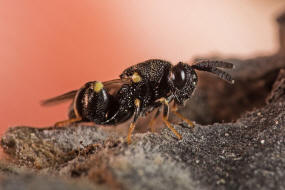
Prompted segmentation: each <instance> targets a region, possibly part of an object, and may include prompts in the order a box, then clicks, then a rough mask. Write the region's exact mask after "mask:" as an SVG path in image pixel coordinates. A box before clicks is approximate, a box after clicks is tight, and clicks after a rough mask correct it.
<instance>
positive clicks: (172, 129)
mask: <svg viewBox="0 0 285 190" xmlns="http://www.w3.org/2000/svg"><path fill="white" fill-rule="evenodd" d="M162 121H163V122H164V123H165V125H166V126H167V127H168V128H169V129H170V130H171V131H172V132H173V133H174V134H175V135H176V136H177V138H178V139H179V140H181V139H182V136H181V135H180V134H179V133H178V132H177V131H176V130H175V129H174V127H173V126H172V125H171V123H170V122H169V121H168V120H167V119H166V118H165V117H162Z"/></svg>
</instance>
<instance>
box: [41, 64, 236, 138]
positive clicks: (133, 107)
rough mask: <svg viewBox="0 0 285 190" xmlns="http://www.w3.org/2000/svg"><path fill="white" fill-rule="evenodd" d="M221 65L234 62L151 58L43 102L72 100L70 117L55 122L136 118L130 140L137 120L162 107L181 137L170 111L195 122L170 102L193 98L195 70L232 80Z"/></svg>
mask: <svg viewBox="0 0 285 190" xmlns="http://www.w3.org/2000/svg"><path fill="white" fill-rule="evenodd" d="M218 67H220V68H227V69H231V68H233V64H231V63H228V62H224V61H212V60H200V61H197V62H195V63H194V65H188V64H186V63H182V62H179V63H178V64H177V65H172V64H171V63H170V62H168V61H164V60H160V59H151V60H147V61H145V62H142V63H139V64H136V65H134V66H131V67H129V68H127V69H125V70H124V71H123V73H122V74H121V75H120V78H119V79H115V80H110V81H106V82H100V81H91V82H87V83H86V84H85V85H84V86H83V87H81V88H80V89H78V90H74V91H71V92H67V93H65V94H63V95H60V96H57V97H55V98H51V99H48V100H46V101H44V102H43V105H49V104H53V103H57V102H60V101H63V100H67V99H73V103H72V109H71V110H72V111H71V114H69V120H66V121H61V122H58V123H56V125H65V124H70V123H73V122H79V121H89V122H90V121H91V122H94V123H96V124H100V125H116V124H119V123H122V122H125V121H127V120H128V119H130V118H131V117H133V120H132V123H131V125H130V128H129V132H128V136H127V141H128V142H129V143H130V142H131V134H132V132H133V130H134V128H135V124H136V121H137V119H138V118H139V117H140V116H144V115H146V114H147V113H150V112H152V111H154V110H157V111H156V114H155V116H154V119H155V118H156V117H157V116H158V115H159V113H160V109H161V108H162V115H163V117H162V119H163V122H164V123H165V124H166V126H167V127H168V128H169V129H170V130H172V132H173V133H174V134H175V135H176V136H177V138H178V139H181V135H180V134H179V133H178V132H177V131H176V130H175V129H174V127H173V126H172V125H171V123H170V122H169V121H168V114H169V110H171V111H172V112H173V113H175V114H176V115H177V116H179V117H180V118H181V119H183V120H184V121H186V122H187V123H188V124H189V125H191V126H193V124H192V122H191V121H189V120H187V119H186V118H184V117H183V116H182V115H180V114H179V113H178V112H177V111H176V109H169V103H170V102H172V101H174V104H173V105H183V104H184V102H185V101H186V100H188V99H189V98H190V97H191V95H192V93H193V91H194V89H195V87H196V85H197V82H198V76H197V74H196V72H195V70H200V71H207V72H210V73H213V74H216V75H217V76H218V77H220V78H222V79H223V80H225V81H227V82H230V83H233V82H234V81H233V80H232V77H231V76H230V75H229V74H228V73H226V72H225V71H222V70H220V69H218ZM175 107H176V106H175Z"/></svg>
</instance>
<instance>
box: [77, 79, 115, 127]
mask: <svg viewBox="0 0 285 190" xmlns="http://www.w3.org/2000/svg"><path fill="white" fill-rule="evenodd" d="M117 105H118V103H117V101H116V99H115V98H114V97H113V96H112V95H110V94H109V93H108V92H107V90H106V89H105V88H104V85H103V84H102V83H101V82H99V81H93V82H89V83H86V84H85V86H84V87H83V88H81V89H80V90H79V91H78V93H77V95H76V98H75V102H74V106H75V108H74V111H75V114H78V116H80V117H82V119H83V120H85V121H93V122H95V123H97V124H101V123H104V122H105V121H107V120H108V119H110V118H111V117H112V116H113V115H114V114H115V112H116V111H117V107H118V106H117ZM76 112H77V113H76Z"/></svg>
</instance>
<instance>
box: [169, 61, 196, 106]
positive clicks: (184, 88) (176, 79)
mask: <svg viewBox="0 0 285 190" xmlns="http://www.w3.org/2000/svg"><path fill="white" fill-rule="evenodd" d="M197 82H198V76H197V74H196V72H195V71H194V69H193V68H192V67H191V66H190V65H188V64H185V63H182V62H179V63H178V64H177V65H175V66H173V67H172V68H171V70H170V72H169V76H168V83H169V85H170V88H171V92H172V94H173V95H174V101H175V103H177V104H180V105H182V104H184V102H185V101H186V100H187V99H189V98H190V97H191V95H192V93H193V91H194V89H195V87H196V85H197Z"/></svg>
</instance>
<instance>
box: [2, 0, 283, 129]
mask: <svg viewBox="0 0 285 190" xmlns="http://www.w3.org/2000/svg"><path fill="white" fill-rule="evenodd" d="M217 2H218V3H217ZM284 7H285V2H284V1H283V0H272V1H268V0H263V1H261V0H252V1H248V0H233V1H227V0H220V1H211V0H208V1H194V0H184V1H182V0H181V1H175V2H174V1H165V0H159V1H151V0H145V1H127V0H121V1H96V0H85V1H77V0H61V1H55V0H51V1H34V0H26V1H21V0H11V1H10V0H0V64H1V69H0V84H1V96H0V97H1V98H0V105H1V109H0V115H1V120H0V134H2V133H3V132H4V131H5V130H6V129H7V128H8V127H10V126H15V125H30V126H48V125H52V124H53V123H54V122H55V121H58V120H63V119H66V108H67V104H63V105H59V106H56V107H41V106H40V104H39V103H40V101H41V100H43V99H46V98H49V97H53V96H55V95H59V94H61V93H64V92H66V91H69V90H72V89H77V88H79V87H80V86H82V85H83V84H84V83H85V82H87V81H91V80H102V81H104V80H109V79H113V78H117V77H118V75H119V74H120V72H121V71H122V70H123V69H125V68H126V67H128V66H130V65H133V64H136V63H138V62H141V61H144V60H146V59H150V58H161V59H166V60H170V61H172V62H173V63H176V62H178V61H190V60H191V58H193V57H194V56H197V55H207V54H213V53H220V54H222V55H227V56H229V55H235V56H242V57H248V56H253V55H254V54H256V53H257V52H260V53H264V54H270V53H272V52H274V51H276V49H277V48H278V44H277V43H276V42H277V36H276V32H277V30H276V25H275V22H274V19H275V17H276V15H278V13H279V12H280V11H282V10H283V8H284Z"/></svg>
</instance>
